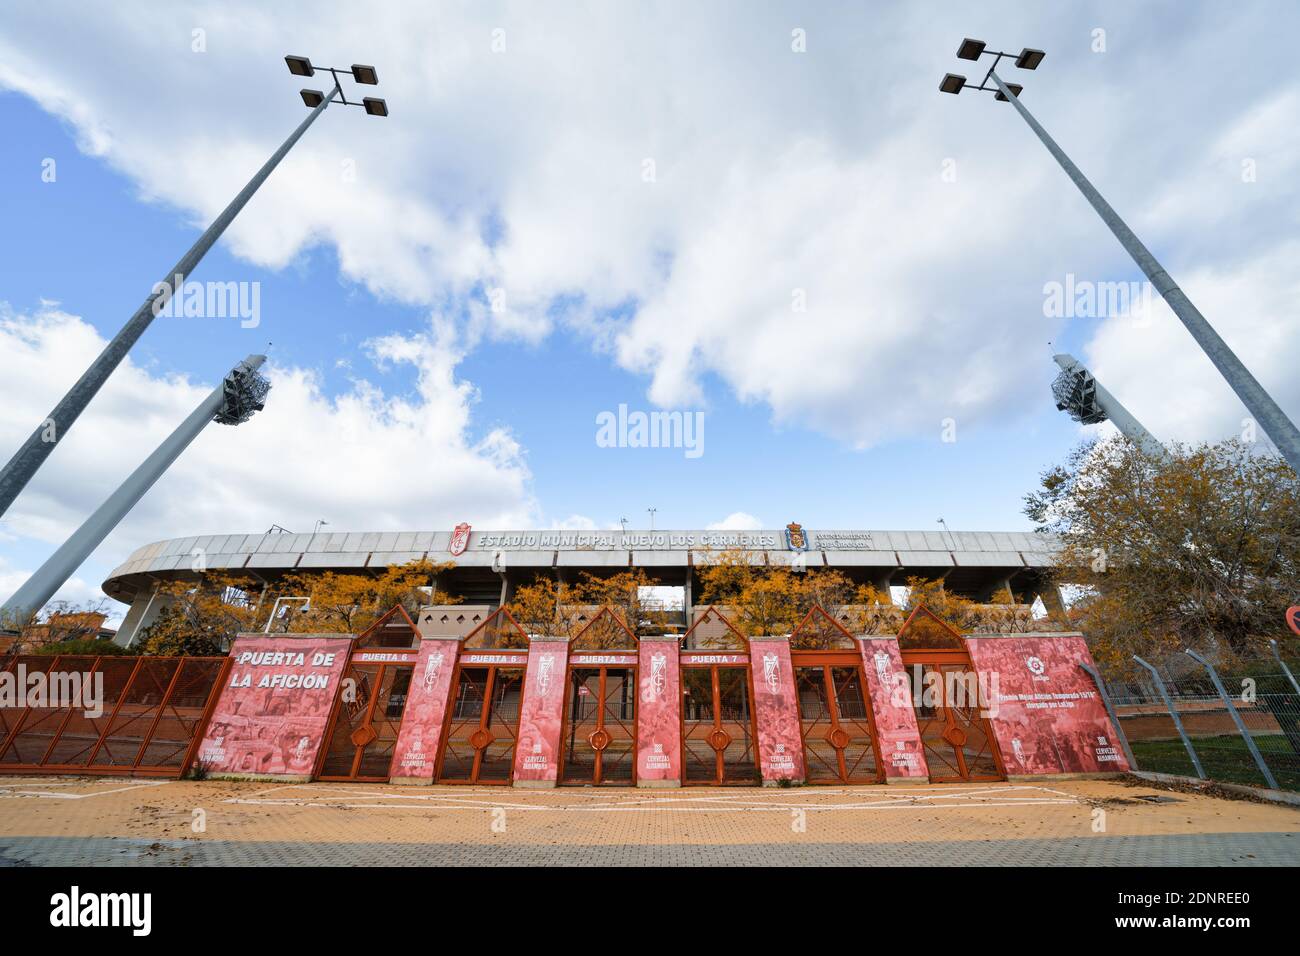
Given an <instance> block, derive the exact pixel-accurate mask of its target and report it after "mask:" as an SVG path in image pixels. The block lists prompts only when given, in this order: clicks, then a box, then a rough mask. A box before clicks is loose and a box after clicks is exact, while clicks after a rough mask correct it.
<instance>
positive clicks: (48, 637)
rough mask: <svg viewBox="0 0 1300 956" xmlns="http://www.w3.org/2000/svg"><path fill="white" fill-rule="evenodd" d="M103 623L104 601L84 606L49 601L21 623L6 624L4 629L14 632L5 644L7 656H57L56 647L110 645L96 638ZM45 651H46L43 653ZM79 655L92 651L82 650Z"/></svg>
mask: <svg viewBox="0 0 1300 956" xmlns="http://www.w3.org/2000/svg"><path fill="white" fill-rule="evenodd" d="M106 620H108V600H107V599H106V598H101V599H100V600H98V601H89V602H86V603H85V604H74V603H73V602H71V601H51V602H50V603H49V604H47V605H46V606H45V607H44V608H43V609H42V610H41V611H39V612H36V613H31V614H28V615H27V616H26V619H25V620H15V621H9V622H6V625H7V626H6V628H5V629H7V630H12V631H16V632H17V636H16V638H15V639H14V640H13V641H12V642H10V643H9V647H8V648H7V653H9V654H19V653H28V654H43V653H48V652H53V653H59V651H58V650H57V648H60V647H63V645H68V646H69V647H70V646H72V645H73V644H75V645H77V646H78V647H96V646H100V645H107V644H111V643H112V642H111V641H104V640H102V639H101V638H100V637H99V634H100V632H101V631H102V630H103V627H104V622H105V621H106ZM47 648H48V649H50V651H47ZM62 653H65V654H71V653H74V651H73V650H68V649H66V648H64V649H63V650H62ZM79 653H94V652H93V651H90V652H88V651H85V650H82V651H80V652H79ZM108 653H112V651H111V650H110V651H108Z"/></svg>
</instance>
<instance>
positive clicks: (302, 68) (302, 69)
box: [284, 56, 316, 76]
mask: <svg viewBox="0 0 1300 956" xmlns="http://www.w3.org/2000/svg"><path fill="white" fill-rule="evenodd" d="M284 62H285V63H287V64H289V72H290V73H292V74H293V75H294V76H314V75H315V74H316V70H315V68H314V67H313V66H312V65H311V60H309V59H307V58H306V57H305V56H286V57H285V58H284Z"/></svg>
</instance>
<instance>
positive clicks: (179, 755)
mask: <svg viewBox="0 0 1300 956" xmlns="http://www.w3.org/2000/svg"><path fill="white" fill-rule="evenodd" d="M229 667H230V659H229V658H227V657H134V656H125V655H124V656H116V657H90V656H84V657H82V656H77V657H73V656H64V655H59V656H51V655H40V654H33V655H19V656H14V657H11V658H9V659H8V660H7V661H6V662H4V663H3V665H0V671H4V672H6V673H8V674H11V675H12V676H11V677H9V678H8V680H12V681H14V682H15V686H16V687H17V688H19V690H20V691H21V692H26V691H29V690H31V689H33V687H35V686H42V687H43V688H44V694H43V696H41V697H39V698H35V697H33V698H30V699H29V700H28V706H24V707H22V708H21V709H18V708H4V707H0V773H32V772H47V773H88V774H130V775H133V776H166V777H180V776H183V775H184V773H185V771H186V770H187V769H188V768H189V765H190V761H191V760H193V757H194V748H195V747H196V746H197V744H198V740H199V737H200V736H201V731H202V730H203V727H204V726H205V725H206V723H207V719H208V716H209V712H210V710H211V707H212V705H213V704H214V703H215V698H216V694H215V693H214V690H216V689H217V688H218V687H220V686H221V683H222V680H223V678H224V677H225V674H226V671H227V670H228V669H229ZM36 675H40V677H39V678H37V679H36V681H35V682H34V683H33V681H32V680H31V679H32V678H34V677H36ZM74 682H80V683H81V684H82V686H88V687H89V688H91V689H92V690H91V693H92V695H93V699H92V698H87V697H84V696H78V697H77V699H75V700H73V699H71V698H70V697H69V695H68V691H69V690H70V688H71V687H72V686H74ZM101 682H102V694H101V693H99V690H100V685H101ZM87 703H92V704H93V706H91V707H86V706H84V705H86V704H87Z"/></svg>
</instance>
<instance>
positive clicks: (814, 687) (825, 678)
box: [791, 651, 885, 783]
mask: <svg viewBox="0 0 1300 956" xmlns="http://www.w3.org/2000/svg"><path fill="white" fill-rule="evenodd" d="M791 664H792V665H793V666H794V675H795V695H796V697H797V698H798V700H799V731H800V734H801V735H802V737H803V751H804V766H805V767H806V768H807V775H808V782H809V783H883V782H884V779H885V774H884V765H883V764H882V763H881V761H880V754H879V748H878V746H877V742H876V729H875V724H874V722H873V720H872V715H871V705H870V703H869V697H868V695H867V693H866V682H865V679H864V677H863V674H862V658H861V656H860V655H858V654H857V653H855V652H848V653H845V652H839V653H837V652H835V651H811V652H803V653H799V652H796V653H794V654H792V655H791Z"/></svg>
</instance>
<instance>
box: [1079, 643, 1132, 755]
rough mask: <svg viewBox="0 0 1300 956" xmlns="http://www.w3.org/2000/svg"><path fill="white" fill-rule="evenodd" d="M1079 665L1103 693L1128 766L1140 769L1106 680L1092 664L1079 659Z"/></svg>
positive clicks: (1107, 710)
mask: <svg viewBox="0 0 1300 956" xmlns="http://www.w3.org/2000/svg"><path fill="white" fill-rule="evenodd" d="M1079 667H1081V668H1082V669H1083V672H1084V673H1085V674H1087V675H1088V676H1089V677H1091V678H1092V682H1093V683H1094V684H1096V685H1097V693H1098V694H1100V695H1101V703H1102V706H1104V707H1105V708H1106V713H1107V714H1109V715H1110V723H1111V726H1112V727H1114V728H1115V735H1116V736H1117V737H1119V745H1120V746H1121V747H1123V748H1124V756H1125V757H1126V758H1128V767H1129V769H1130V770H1136V769H1138V762H1137V758H1136V757H1134V756H1133V748H1132V747H1130V746H1129V745H1128V737H1127V736H1126V735H1125V733H1124V728H1123V727H1121V726H1120V725H1119V715H1118V714H1116V713H1115V705H1114V704H1112V703H1111V702H1110V694H1108V693H1106V682H1105V681H1104V680H1102V679H1101V675H1100V674H1098V673H1097V668H1095V667H1093V666H1092V665H1091V664H1085V663H1084V662H1083V661H1079Z"/></svg>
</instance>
